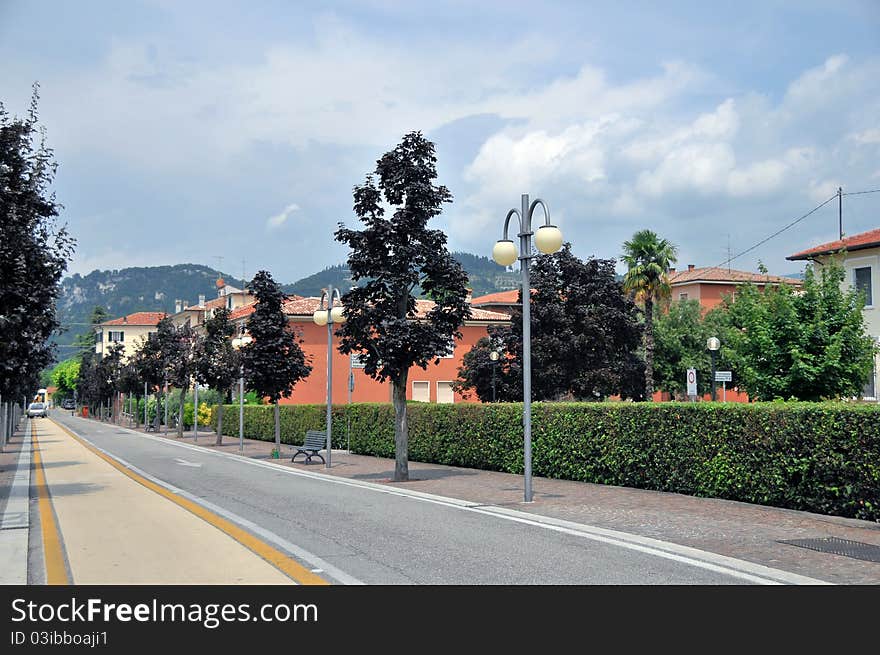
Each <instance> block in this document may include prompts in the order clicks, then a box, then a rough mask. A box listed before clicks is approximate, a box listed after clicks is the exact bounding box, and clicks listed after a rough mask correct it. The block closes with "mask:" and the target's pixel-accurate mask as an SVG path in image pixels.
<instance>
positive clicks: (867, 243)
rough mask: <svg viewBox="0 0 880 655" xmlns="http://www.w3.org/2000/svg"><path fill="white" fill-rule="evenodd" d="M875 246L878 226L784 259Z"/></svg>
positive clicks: (879, 236)
mask: <svg viewBox="0 0 880 655" xmlns="http://www.w3.org/2000/svg"><path fill="white" fill-rule="evenodd" d="M877 246H880V228H877V229H876V230H869V231H868V232H861V233H860V234H854V235H852V236H851V237H844V238H843V239H838V240H837V241H829V242H828V243H823V244H822V245H821V246H815V247H814V248H809V249H808V250H802V251H801V252H796V253H795V254H793V255H789V256H788V257H786V259H788V260H790V261H795V260H798V259H812V258H813V257H815V256H817V255H830V254H832V253H835V252H838V251H840V250H864V249H865V248H876V247H877Z"/></svg>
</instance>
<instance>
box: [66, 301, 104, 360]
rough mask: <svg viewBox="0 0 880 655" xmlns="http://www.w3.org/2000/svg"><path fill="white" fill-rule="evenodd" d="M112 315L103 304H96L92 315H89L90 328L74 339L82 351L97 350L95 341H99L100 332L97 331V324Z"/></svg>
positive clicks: (74, 342)
mask: <svg viewBox="0 0 880 655" xmlns="http://www.w3.org/2000/svg"><path fill="white" fill-rule="evenodd" d="M109 318H110V315H109V314H108V313H107V310H106V309H104V308H103V307H102V306H101V305H95V307H94V309H92V315H91V316H90V317H89V324H90V326H91V327H89V329H88V330H86V331H85V332H83V333H82V334H79V335H77V337H76V339H74V341H73V344H74V345H75V346H76V347H77V349H78V350H79V352H80V353H83V352H87V351H91V352H94V350H95V343H97V338H98V334H97V332H95V326H97V325H99V324H100V323H103V322H104V321H106V320H108V319H109Z"/></svg>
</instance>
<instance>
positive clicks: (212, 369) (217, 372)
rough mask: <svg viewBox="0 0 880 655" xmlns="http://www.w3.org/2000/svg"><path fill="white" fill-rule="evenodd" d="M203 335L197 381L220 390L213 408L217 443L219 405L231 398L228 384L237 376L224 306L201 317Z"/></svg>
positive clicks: (219, 435)
mask: <svg viewBox="0 0 880 655" xmlns="http://www.w3.org/2000/svg"><path fill="white" fill-rule="evenodd" d="M203 327H204V330H205V335H204V337H203V338H202V339H201V340H200V341H199V344H198V353H197V356H196V361H197V369H196V374H197V378H198V381H199V382H201V383H203V384H207V385H208V386H209V387H210V388H211V389H214V390H215V391H218V392H220V393H221V394H223V398H222V399H221V402H220V406H219V407H218V408H217V445H218V446H219V445H221V444H222V443H223V405H224V404H225V403H227V402H229V401H230V400H231V397H230V392H231V389H232V385H233V384H235V381H236V380H237V379H238V376H239V371H240V368H239V358H238V353H236V352H235V349H234V348H233V347H232V337H233V335H234V334H235V325H234V324H233V323H231V322H230V321H229V310H228V309H226V308H225V307H221V308H219V309H216V310H214V314H213V316H211V318H209V319H207V320H205V323H204V325H203Z"/></svg>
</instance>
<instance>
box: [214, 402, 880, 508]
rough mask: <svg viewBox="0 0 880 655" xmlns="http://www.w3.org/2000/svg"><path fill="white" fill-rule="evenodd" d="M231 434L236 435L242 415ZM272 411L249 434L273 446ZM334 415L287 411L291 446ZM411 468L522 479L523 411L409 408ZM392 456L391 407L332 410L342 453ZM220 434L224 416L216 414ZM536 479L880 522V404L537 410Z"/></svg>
mask: <svg viewBox="0 0 880 655" xmlns="http://www.w3.org/2000/svg"><path fill="white" fill-rule="evenodd" d="M226 408H227V409H226V411H225V412H224V417H223V428H224V429H223V431H224V433H225V434H227V435H230V436H238V406H237V405H227V406H226ZM272 410H273V408H272V407H271V406H265V405H264V406H245V435H246V436H248V437H250V438H257V439H265V440H267V441H272V440H274V417H273V413H272ZM325 414H326V406H324V405H282V407H281V440H282V442H283V443H286V444H297V445H300V444H302V440H303V437H304V436H305V433H306V430H322V429H324V417H325ZM407 416H408V421H409V457H410V459H412V460H413V461H419V462H431V463H436V464H447V465H452V466H463V467H468V468H481V469H489V470H494V471H504V472H507V473H522V472H523V444H522V439H523V430H522V404H521V403H495V404H485V405H480V404H465V403H462V404H449V405H438V404H426V403H411V404H409V407H408V414H407ZM348 420H350V422H351V436H350V439H351V450H352V452H355V453H358V454H363V455H374V456H379V457H391V458H393V457H394V409H393V407H392V406H391V404H390V403H384V404H367V403H364V404H352V405H349V406H346V405H338V406H334V408H333V443H334V447H339V448H344V447H345V445H346V424H347V421H348ZM212 425H213V426H214V427H215V428H216V407H215V408H214V411H212ZM532 451H533V455H532V461H533V464H532V466H533V473H534V474H535V475H536V476H544V477H550V478H561V479H567V480H580V481H583V482H595V483H599V484H608V485H618V486H625V487H635V488H639V489H653V490H656V491H670V492H675V493H682V494H689V495H694V496H706V497H715V498H726V499H729V500H739V501H744V502H748V503H757V504H761V505H772V506H775V507H786V508H790V509H798V510H806V511H810V512H817V513H821V514H830V515H837V516H847V517H853V518H859V519H867V520H873V521H880V406H877V405H859V404H847V403H748V404H743V403H675V402H671V403H534V404H533V405H532Z"/></svg>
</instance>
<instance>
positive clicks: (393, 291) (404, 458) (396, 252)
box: [335, 132, 470, 481]
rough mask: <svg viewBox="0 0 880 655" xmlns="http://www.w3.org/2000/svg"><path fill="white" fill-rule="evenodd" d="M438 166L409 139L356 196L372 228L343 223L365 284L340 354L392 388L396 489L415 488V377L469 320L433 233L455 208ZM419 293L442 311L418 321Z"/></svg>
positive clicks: (415, 138) (457, 269)
mask: <svg viewBox="0 0 880 655" xmlns="http://www.w3.org/2000/svg"><path fill="white" fill-rule="evenodd" d="M436 164H437V158H436V156H435V155H434V144H433V143H431V142H430V141H428V140H426V139H425V138H424V137H423V136H422V134H421V133H420V132H411V133H409V134H407V135H406V136H404V137H403V140H402V141H401V143H400V144H398V145H397V146H396V147H395V148H394V150H391V151H390V152H387V153H385V154H384V155H383V156H382V157H381V158H380V159H379V160H378V161H377V162H376V170H375V174H373V173H371V174H368V175H367V177H366V181H365V182H364V184H362V185H360V186H356V187H355V188H354V211H355V214H356V215H357V217H358V219H359V220H360V221H361V222H362V223H364V224H365V226H366V227H365V228H364V229H363V230H352V229H347V228H346V227H345V226H344V224H343V223H340V224H339V229H338V230H337V231H336V233H335V239H336V240H337V241H339V242H341V243H344V244H346V245H348V247H349V248H350V249H351V250H350V253H349V256H348V267H349V270H350V271H351V276H352V279H353V280H354V281H361V282H362V286H358V287H356V288H354V289H352V290H350V291H349V292H348V293H346V294H345V295H344V296H343V298H342V302H343V305H344V307H345V317H346V322H345V323H343V324H342V327H341V328H340V329H339V330H337V335H339V336H340V346H339V350H340V351H341V352H343V353H346V354H348V353H359V354H360V355H361V357H362V361H363V362H364V372H365V373H366V374H367V375H369V376H371V377H373V378H374V379H376V380H379V381H380V382H384V381H386V380H389V381H390V382H391V389H392V400H393V403H394V416H395V420H394V450H395V466H394V480H396V481H404V480H408V479H409V463H408V440H409V431H408V426H407V419H406V387H407V378H408V375H409V369H410V368H411V367H412V366H420V367H422V368H427V366H428V364H429V363H430V362H432V361H437V360H438V355H439V354H441V353H443V352H445V351H446V350H447V349H448V348H449V344H450V341H451V340H453V339H454V338H456V337H459V338H460V337H461V332H460V330H459V328H460V326H461V324H462V323H463V322H464V320H465V319H466V318H468V317H469V316H470V305H469V304H468V302H467V275H466V274H465V272H464V270H463V269H462V267H461V265H460V264H459V263H458V262H457V261H455V259H454V258H453V257H452V255H451V254H450V253H449V251H448V250H447V249H446V235H445V234H444V233H443V232H442V231H440V230H433V229H429V228H428V221H429V220H430V219H432V218H434V217H435V216H438V215H439V214H440V212H441V206H442V205H443V203H447V202H451V201H452V194H451V193H450V192H449V190H448V189H447V188H446V187H445V186H442V185H440V186H437V185H435V184H434V180H435V179H436V178H437V166H436ZM386 203H387V205H389V206H390V207H391V210H392V215H391V217H390V218H385V204H386ZM417 288H418V289H420V290H421V292H422V293H423V294H424V295H425V296H426V297H427V298H429V299H430V300H433V301H434V303H435V304H434V306H433V307H432V308H431V309H430V310H429V311H428V312H427V314H425V315H424V316H419V317H418V320H416V317H417V312H416V297H415V295H414V291H415V289H417Z"/></svg>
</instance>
